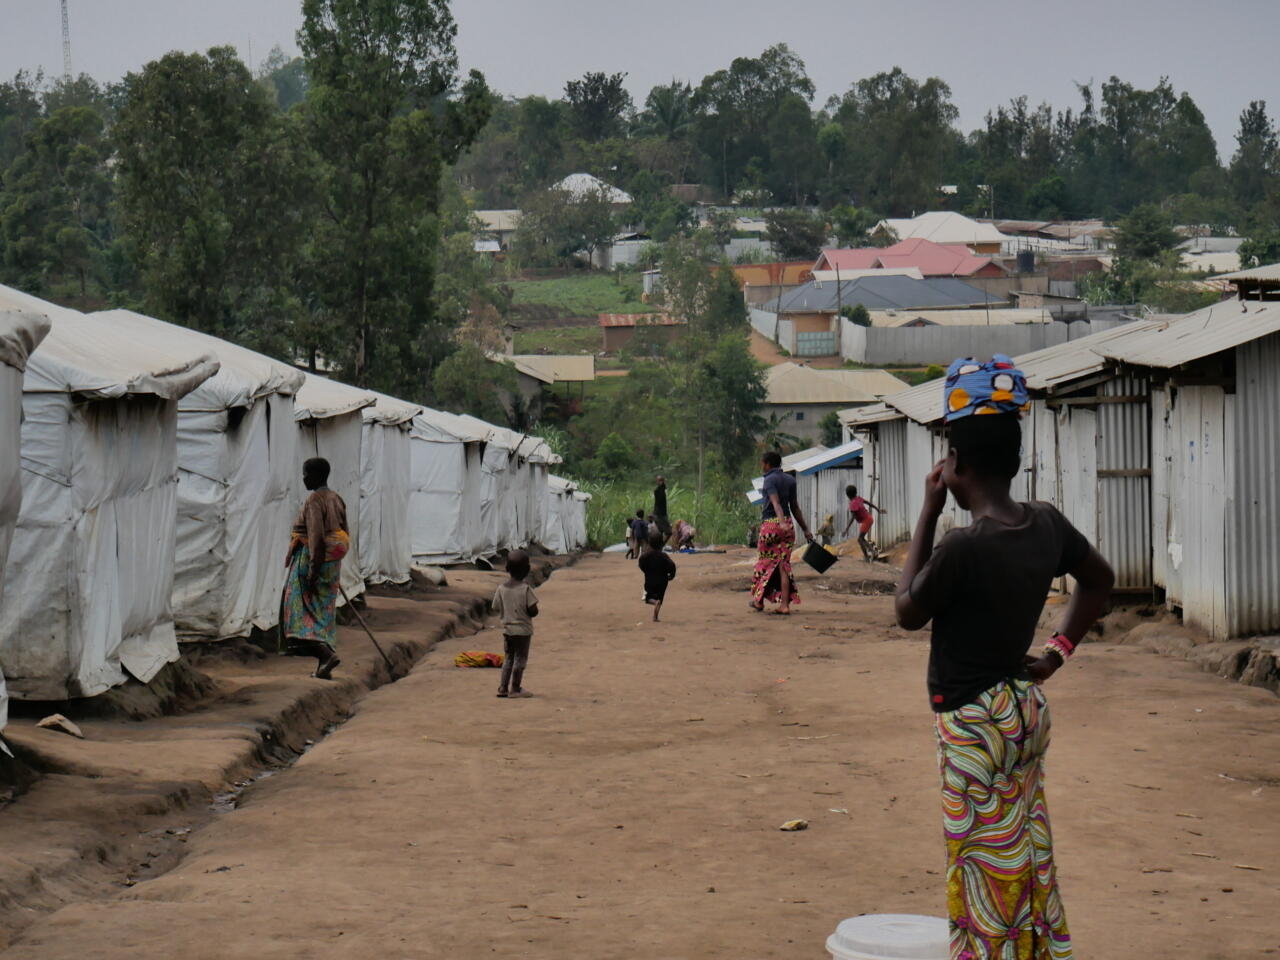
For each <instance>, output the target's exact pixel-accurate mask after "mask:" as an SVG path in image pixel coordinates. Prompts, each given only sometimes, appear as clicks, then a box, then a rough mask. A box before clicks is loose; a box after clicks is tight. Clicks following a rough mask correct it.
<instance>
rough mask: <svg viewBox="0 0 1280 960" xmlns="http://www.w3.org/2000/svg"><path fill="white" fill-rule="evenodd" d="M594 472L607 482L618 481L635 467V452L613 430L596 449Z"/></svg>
mask: <svg viewBox="0 0 1280 960" xmlns="http://www.w3.org/2000/svg"><path fill="white" fill-rule="evenodd" d="M595 467H596V472H597V473H598V474H599V475H600V476H602V477H604V478H605V479H607V480H620V479H622V478H623V477H625V476H627V475H628V474H630V473H631V471H632V469H633V468H634V467H635V452H634V451H633V450H632V449H631V446H630V445H629V444H628V443H627V441H625V440H623V439H622V437H620V436H619V435H618V433H617V431H616V430H615V431H614V432H612V433H610V434H608V435H607V436H606V437H605V438H604V439H603V440H601V441H600V445H599V446H598V447H596V456H595Z"/></svg>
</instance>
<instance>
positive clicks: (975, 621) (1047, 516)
mask: <svg viewBox="0 0 1280 960" xmlns="http://www.w3.org/2000/svg"><path fill="white" fill-rule="evenodd" d="M1021 506H1022V507H1023V509H1024V511H1025V513H1024V519H1023V520H1022V522H1021V523H1018V524H1016V525H1014V526H1007V525H1005V524H1003V523H1000V522H999V521H996V520H992V519H990V518H983V519H981V520H978V521H977V522H975V523H974V524H972V525H970V526H968V527H961V528H958V529H955V530H952V531H950V532H949V533H948V534H947V535H946V536H944V537H943V538H942V541H941V542H940V543H939V544H938V546H937V547H936V548H935V549H934V551H933V556H932V557H930V558H929V562H928V563H927V564H925V566H924V569H922V570H921V571H920V572H919V573H918V574H917V575H916V578H915V580H914V581H912V583H911V599H912V600H914V601H915V603H916V604H917V605H918V606H920V607H921V608H922V609H923V610H925V611H927V612H928V613H929V615H930V616H931V617H932V618H933V637H932V640H931V641H930V646H929V699H930V702H931V703H932V704H933V709H934V710H935V711H938V712H942V711H944V710H955V709H957V708H958V707H962V706H964V705H965V704H966V703H970V702H972V701H973V700H974V699H975V698H976V697H977V696H978V694H980V693H982V692H983V691H984V690H988V689H990V688H991V687H993V686H995V685H996V684H997V683H999V682H1000V681H1001V680H1006V679H1010V678H1017V679H1023V680H1025V679H1028V674H1027V671H1026V665H1025V663H1024V662H1023V657H1024V656H1026V654H1027V651H1028V650H1029V649H1030V648H1031V643H1032V641H1033V640H1034V639H1035V630H1036V624H1037V622H1038V621H1039V619H1040V613H1041V611H1042V610H1043V609H1044V601H1045V598H1046V596H1047V595H1048V593H1049V586H1050V584H1051V582H1052V581H1053V578H1054V577H1060V576H1062V575H1064V574H1066V573H1068V572H1070V571H1071V570H1073V569H1075V568H1076V567H1077V566H1078V565H1079V564H1080V563H1081V562H1082V561H1083V560H1084V558H1085V557H1086V556H1087V555H1088V552H1089V541H1087V540H1086V539H1085V538H1084V536H1083V534H1081V533H1080V531H1079V530H1077V529H1076V528H1075V527H1073V526H1072V525H1071V524H1070V523H1069V522H1068V521H1067V518H1066V517H1064V516H1063V515H1062V514H1061V513H1059V512H1058V510H1057V508H1055V507H1054V506H1052V505H1051V504H1048V503H1039V502H1036V503H1024V504H1021Z"/></svg>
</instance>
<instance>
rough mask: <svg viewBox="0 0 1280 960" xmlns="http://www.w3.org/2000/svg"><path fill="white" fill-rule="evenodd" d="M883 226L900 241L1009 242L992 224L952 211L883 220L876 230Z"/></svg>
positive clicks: (936, 211) (937, 211)
mask: <svg viewBox="0 0 1280 960" xmlns="http://www.w3.org/2000/svg"><path fill="white" fill-rule="evenodd" d="M881 227H887V228H888V229H890V230H892V231H893V232H894V234H895V235H897V237H898V239H899V240H907V239H910V238H912V237H921V238H923V239H925V240H932V241H933V242H934V243H1003V242H1004V241H1005V240H1007V239H1009V238H1008V237H1006V236H1005V235H1004V234H1003V233H1001V232H1000V231H999V230H997V229H996V228H995V227H994V226H992V225H991V224H989V223H979V222H978V221H977V220H970V219H969V218H968V217H966V216H964V215H963V214H960V213H956V212H954V211H950V210H934V211H931V212H929V213H922V214H920V216H918V217H912V218H910V219H907V220H881V221H880V222H879V223H878V224H876V229H877V230H879V229H880V228H881Z"/></svg>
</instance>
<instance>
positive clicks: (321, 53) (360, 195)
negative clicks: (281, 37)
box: [298, 0, 492, 398]
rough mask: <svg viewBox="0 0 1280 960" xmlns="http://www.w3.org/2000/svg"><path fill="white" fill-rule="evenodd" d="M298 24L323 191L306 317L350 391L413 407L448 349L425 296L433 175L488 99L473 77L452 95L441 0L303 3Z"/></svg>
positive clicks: (472, 128) (446, 18)
mask: <svg viewBox="0 0 1280 960" xmlns="http://www.w3.org/2000/svg"><path fill="white" fill-rule="evenodd" d="M302 14H303V24H302V30H301V31H300V32H299V35H298V37H299V42H300V45H301V47H302V53H303V56H304V57H305V58H306V63H307V73H308V75H309V76H310V77H311V87H310V90H309V91H308V95H307V105H306V111H305V113H306V119H307V124H308V130H309V133H310V138H311V143H312V145H313V147H314V149H315V150H316V153H317V155H318V156H319V157H320V164H321V171H322V183H323V187H322V194H323V210H324V215H323V216H321V217H320V218H319V220H318V221H317V224H316V226H315V230H314V232H313V235H312V242H311V244H310V250H311V256H310V278H311V283H312V288H313V289H314V291H315V298H314V299H315V308H316V309H317V310H318V312H319V313H320V314H321V315H322V316H324V317H325V318H327V319H329V320H330V321H331V322H332V323H333V325H334V326H335V327H336V328H337V330H338V331H339V333H340V338H341V339H340V341H339V342H338V346H337V352H336V356H335V357H334V359H336V360H337V361H338V363H339V365H340V367H341V370H342V372H343V374H344V375H345V376H346V377H347V378H348V379H349V380H351V381H353V382H355V383H357V384H360V385H362V386H374V387H379V388H381V389H383V390H386V391H389V392H398V393H401V394H403V395H405V396H408V397H411V398H417V397H423V396H425V395H427V393H428V392H429V389H430V384H431V373H432V371H433V369H434V368H435V366H436V364H437V363H438V362H439V361H440V360H441V359H443V357H444V356H445V355H446V354H447V352H448V351H449V349H450V340H449V338H448V336H447V331H446V330H443V329H441V326H442V325H441V324H440V322H439V318H438V317H437V315H436V312H435V310H434V307H433V302H434V301H433V297H432V287H433V284H434V276H435V262H436V255H437V254H436V247H437V244H438V238H439V232H440V231H439V223H438V220H437V213H438V208H439V193H440V178H441V175H442V168H443V165H444V164H446V163H452V162H453V161H455V160H456V159H457V158H458V156H459V154H460V153H461V152H462V151H463V150H464V149H465V148H466V147H467V145H468V144H470V143H471V142H472V141H473V140H474V139H475V137H476V135H477V134H478V132H479V131H480V128H481V127H483V125H484V123H485V121H486V120H487V119H488V114H489V111H490V109H491V106H492V104H491V98H490V95H489V91H488V89H487V87H486V86H485V82H484V78H483V77H482V76H481V75H480V74H479V73H477V72H475V71H472V72H471V74H470V76H469V78H468V79H467V80H466V81H465V82H464V83H463V84H462V86H461V89H459V85H458V62H457V55H456V53H455V52H454V46H453V42H454V35H455V33H456V29H457V28H456V27H455V25H454V21H453V17H452V15H451V13H450V11H449V6H448V3H447V2H446V0H303V5H302Z"/></svg>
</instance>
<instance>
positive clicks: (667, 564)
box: [640, 533, 676, 623]
mask: <svg viewBox="0 0 1280 960" xmlns="http://www.w3.org/2000/svg"><path fill="white" fill-rule="evenodd" d="M640 571H641V573H643V574H644V602H645V603H651V604H653V620H654V623H657V622H658V614H659V613H661V612H662V601H663V598H664V597H666V595H667V584H668V583H670V582H671V581H672V580H674V579H675V578H676V564H675V561H674V560H672V559H671V558H670V557H669V556H667V555H666V554H665V553H664V552H663V550H662V534H661V533H655V534H652V535H651V536H650V537H649V549H647V550H646V551H645V552H644V553H643V554H642V555H641V557H640Z"/></svg>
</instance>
